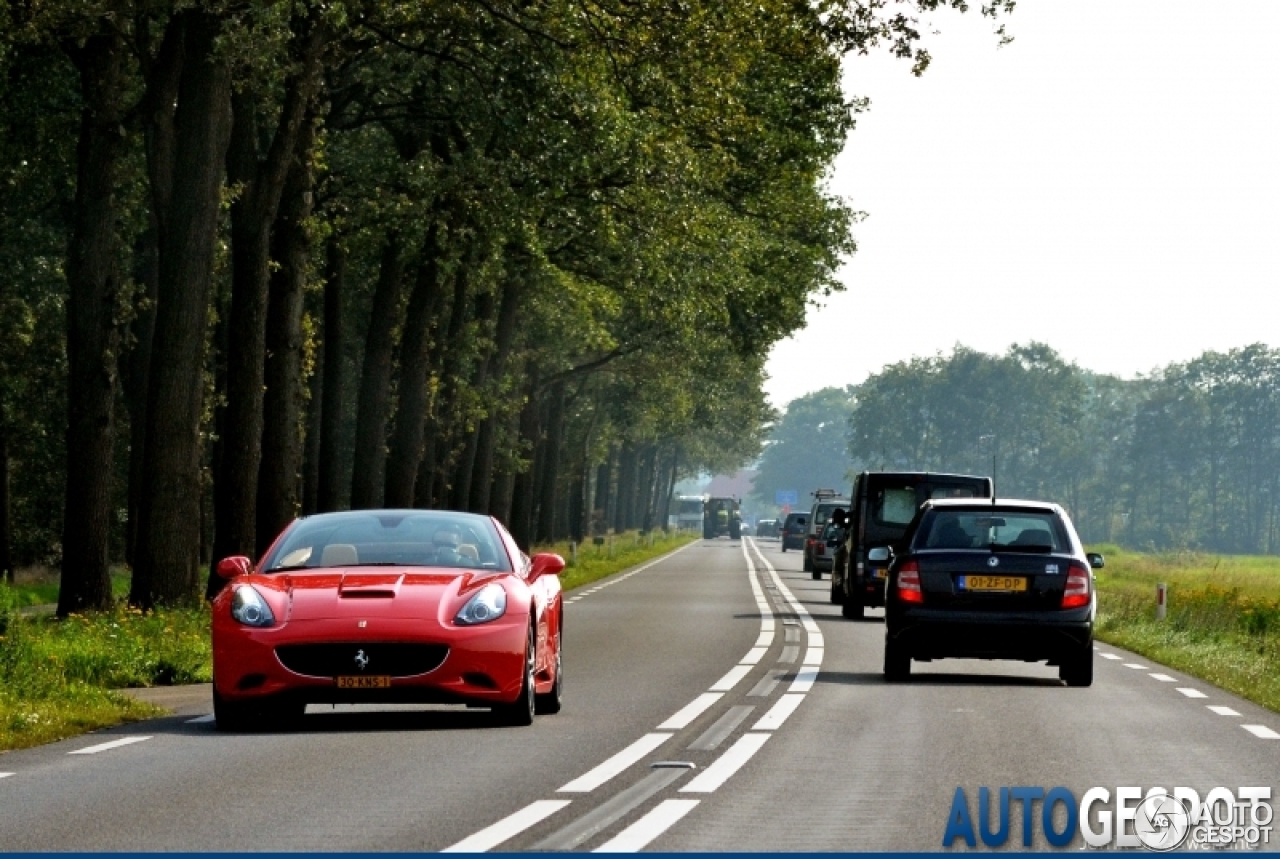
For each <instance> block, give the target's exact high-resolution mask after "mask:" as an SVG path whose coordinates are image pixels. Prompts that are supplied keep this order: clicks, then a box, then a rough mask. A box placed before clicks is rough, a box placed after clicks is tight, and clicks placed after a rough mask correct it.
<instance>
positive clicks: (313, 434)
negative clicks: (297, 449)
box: [302, 302, 325, 516]
mask: <svg viewBox="0 0 1280 859" xmlns="http://www.w3.org/2000/svg"><path fill="white" fill-rule="evenodd" d="M310 303H314V302H310ZM310 310H311V314H312V318H315V317H316V316H318V315H319V314H317V313H316V312H315V309H314V308H311V309H310ZM305 312H306V311H304V313H305ZM324 351H325V350H324V339H323V338H320V339H319V340H318V342H317V343H316V344H315V352H314V355H313V361H314V366H313V367H312V368H311V375H310V376H309V377H308V378H307V410H306V429H305V430H304V438H303V443H302V515H303V516H311V515H312V514H315V513H319V512H320V426H321V424H320V419H321V417H323V412H322V407H323V403H324V373H323V372H322V370H321V368H323V367H324Z"/></svg>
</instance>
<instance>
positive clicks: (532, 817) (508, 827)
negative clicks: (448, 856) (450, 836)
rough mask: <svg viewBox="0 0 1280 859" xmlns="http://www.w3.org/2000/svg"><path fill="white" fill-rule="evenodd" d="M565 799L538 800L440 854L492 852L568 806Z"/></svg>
mask: <svg viewBox="0 0 1280 859" xmlns="http://www.w3.org/2000/svg"><path fill="white" fill-rule="evenodd" d="M569 802H570V800H567V799H540V800H538V801H537V802H532V803H530V804H529V805H526V806H525V807H524V808H522V809H520V810H519V811H517V812H516V813H515V814H512V815H510V816H509V817H504V818H502V819H501V820H499V821H498V822H497V823H495V824H493V825H492V826H488V827H486V828H484V829H481V830H480V831H479V832H477V833H475V834H474V835H469V836H467V837H466V838H464V839H462V840H461V841H459V842H458V843H457V844H454V845H453V846H452V847H446V848H444V850H442V851H440V852H441V853H484V852H485V851H487V850H492V849H493V848H495V847H497V846H498V845H499V844H501V843H502V842H504V841H506V840H508V839H510V838H514V837H515V836H517V835H519V834H520V833H521V832H524V831H525V830H526V829H528V828H529V827H531V826H534V825H536V824H538V823H541V822H542V821H544V820H546V819H547V818H548V817H550V816H551V815H553V814H555V813H556V812H557V811H559V810H560V809H562V808H564V807H565V806H566V805H568V804H569Z"/></svg>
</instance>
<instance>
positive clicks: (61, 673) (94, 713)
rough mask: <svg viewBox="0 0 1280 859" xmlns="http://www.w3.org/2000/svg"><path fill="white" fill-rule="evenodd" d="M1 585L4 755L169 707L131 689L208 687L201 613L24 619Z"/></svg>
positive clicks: (0, 730)
mask: <svg viewBox="0 0 1280 859" xmlns="http://www.w3.org/2000/svg"><path fill="white" fill-rule="evenodd" d="M17 608H18V606H17V605H16V599H15V597H14V594H13V593H12V591H10V590H9V589H8V588H5V587H0V750H7V749H21V748H27V747H29V746H35V745H40V744H41V743H48V742H52V741H54V740H60V739H65V738H67V737H72V736H76V735H78V734H82V733H85V732H86V731H92V730H95V729H97V728H103V727H107V726H110V725H117V724H120V723H122V722H131V721H137V720H139V719H147V718H151V717H153V716H158V715H161V714H163V713H164V711H163V710H161V709H159V708H157V707H153V706H151V705H149V704H144V703H142V702H140V701H136V700H134V699H132V698H130V697H128V696H126V695H123V694H121V693H119V692H116V691H112V690H116V689H121V688H126V687H137V686H164V685H176V684H181V683H205V682H208V681H209V679H210V676H211V671H212V661H211V651H210V648H209V611H208V609H207V608H205V607H199V608H192V609H170V610H165V611H157V612H147V613H145V614H144V613H142V612H139V611H137V610H135V609H129V608H125V607H123V606H122V607H119V608H116V609H114V610H113V611H109V612H102V613H97V614H93V615H84V616H80V615H72V616H71V617H68V618H66V619H65V620H58V619H57V618H54V617H51V616H42V617H23V616H19V615H18V614H17V611H16V610H17Z"/></svg>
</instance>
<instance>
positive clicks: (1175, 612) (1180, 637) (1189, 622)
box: [1090, 546, 1280, 712]
mask: <svg viewBox="0 0 1280 859" xmlns="http://www.w3.org/2000/svg"><path fill="white" fill-rule="evenodd" d="M1090 551H1100V552H1102V553H1103V554H1104V555H1105V556H1106V559H1107V565H1106V567H1105V568H1103V569H1101V570H1099V571H1098V626H1097V630H1096V634H1097V637H1098V638H1099V639H1101V640H1102V641H1106V642H1108V643H1110V644H1114V645H1116V646H1118V647H1123V648H1125V649H1126V650H1132V651H1133V652H1134V653H1138V654H1141V655H1142V656H1145V657H1147V658H1148V659H1151V660H1154V661H1156V662H1160V663H1163V664H1164V665H1167V666H1169V667H1170V668H1174V669H1177V670H1178V671H1183V672H1185V673H1187V674H1190V675H1193V676H1195V677H1199V678H1201V679H1202V680H1206V681H1208V682H1209V683H1213V684H1214V685H1216V686H1219V687H1221V688H1223V689H1226V690H1228V691H1230V692H1234V693H1235V694H1237V695H1239V696H1241V697H1242V698H1247V699H1249V700H1250V701H1253V702H1255V703H1257V704H1261V705H1262V706H1264V707H1267V708H1269V709H1271V710H1274V711H1276V712H1280V558H1276V557H1269V556H1267V557H1264V556H1249V555H1228V556H1222V555H1210V554H1204V553H1199V552H1187V551H1184V552H1170V553H1157V554H1145V553H1138V552H1129V551H1125V550H1123V549H1120V548H1118V547H1115V546H1094V547H1091V549H1090ZM1157 582H1165V583H1166V584H1167V585H1168V597H1167V611H1166V617H1165V619H1164V620H1157V619H1156V583H1157Z"/></svg>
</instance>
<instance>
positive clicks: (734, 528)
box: [702, 498, 742, 540]
mask: <svg viewBox="0 0 1280 859" xmlns="http://www.w3.org/2000/svg"><path fill="white" fill-rule="evenodd" d="M726 535H727V536H728V537H729V539H730V540H740V539H741V538H742V509H741V503H740V502H739V501H738V499H736V498H708V499H707V500H706V501H704V502H703V504H702V536H703V537H704V538H705V539H708V540H713V539H715V538H716V537H723V536H726Z"/></svg>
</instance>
